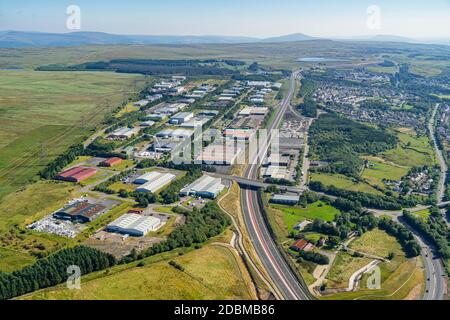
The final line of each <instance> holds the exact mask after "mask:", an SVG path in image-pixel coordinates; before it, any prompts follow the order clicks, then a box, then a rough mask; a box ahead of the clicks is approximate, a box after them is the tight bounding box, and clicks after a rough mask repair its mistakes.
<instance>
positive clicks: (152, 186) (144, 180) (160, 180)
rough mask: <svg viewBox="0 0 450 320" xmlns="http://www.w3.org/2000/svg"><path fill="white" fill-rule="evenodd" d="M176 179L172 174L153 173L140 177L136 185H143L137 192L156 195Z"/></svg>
mask: <svg viewBox="0 0 450 320" xmlns="http://www.w3.org/2000/svg"><path fill="white" fill-rule="evenodd" d="M175 178H176V176H175V175H173V174H171V173H161V172H158V171H152V172H149V173H146V174H144V175H142V176H140V177H139V178H137V179H136V180H135V181H134V183H135V184H141V186H140V187H139V188H137V189H136V191H138V192H152V193H155V192H157V191H158V190H160V189H162V188H164V187H165V186H167V185H168V184H169V183H171V182H172V181H173V180H175Z"/></svg>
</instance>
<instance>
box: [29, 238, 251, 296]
mask: <svg viewBox="0 0 450 320" xmlns="http://www.w3.org/2000/svg"><path fill="white" fill-rule="evenodd" d="M175 254H176V252H173V253H166V254H163V255H160V257H159V261H156V262H154V260H155V259H156V258H157V257H151V258H148V259H146V260H144V266H142V267H139V266H137V265H136V263H135V264H132V265H127V266H117V267H114V268H112V269H111V270H108V271H107V272H100V273H96V274H92V275H88V276H86V277H84V278H83V279H82V289H81V290H75V291H74V290H68V289H66V288H65V287H64V286H60V287H56V288H50V289H48V290H43V291H38V292H36V293H33V294H31V295H28V296H26V297H23V298H24V299H28V300H42V299H44V300H55V299H56V300H165V299H168V300H172V299H174V300H178V299H180V300H198V299H219V300H224V299H228V300H233V299H239V300H248V299H253V298H255V297H254V294H253V292H252V291H251V289H250V288H251V284H250V283H249V282H250V278H249V275H248V274H247V273H246V272H245V267H244V265H243V263H242V262H241V260H240V258H238V257H237V256H236V254H235V253H234V252H233V251H231V249H229V248H228V247H226V246H223V245H215V244H209V245H206V246H205V247H203V248H201V249H199V250H195V251H191V252H187V253H185V254H184V255H181V256H177V255H175ZM169 261H175V262H176V263H177V264H178V265H179V266H181V267H182V268H183V269H184V270H179V269H177V268H175V267H173V266H171V265H170V264H169V263H168V262H169Z"/></svg>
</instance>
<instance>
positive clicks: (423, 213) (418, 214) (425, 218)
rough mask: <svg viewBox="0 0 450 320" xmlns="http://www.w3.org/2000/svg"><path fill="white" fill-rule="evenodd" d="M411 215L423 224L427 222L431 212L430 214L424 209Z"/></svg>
mask: <svg viewBox="0 0 450 320" xmlns="http://www.w3.org/2000/svg"><path fill="white" fill-rule="evenodd" d="M413 215H415V216H416V217H418V218H420V219H422V220H423V221H424V222H427V221H428V219H429V218H430V215H431V212H430V210H428V209H426V210H421V211H417V212H414V213H413Z"/></svg>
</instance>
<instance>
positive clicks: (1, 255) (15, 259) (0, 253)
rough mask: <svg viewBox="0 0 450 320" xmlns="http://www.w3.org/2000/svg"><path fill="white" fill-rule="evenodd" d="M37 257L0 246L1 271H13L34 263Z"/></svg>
mask: <svg viewBox="0 0 450 320" xmlns="http://www.w3.org/2000/svg"><path fill="white" fill-rule="evenodd" d="M35 260H36V259H35V258H34V257H32V256H30V255H29V254H27V253H23V252H20V251H15V250H11V249H6V248H1V247H0V271H1V272H12V271H15V270H17V269H21V268H23V267H25V266H27V265H30V264H32V263H33V262H34V261H35Z"/></svg>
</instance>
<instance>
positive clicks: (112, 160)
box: [100, 157, 122, 167]
mask: <svg viewBox="0 0 450 320" xmlns="http://www.w3.org/2000/svg"><path fill="white" fill-rule="evenodd" d="M121 163H122V159H121V158H118V157H114V158H109V159H106V160H105V161H103V162H102V163H100V165H101V166H102V167H114V166H117V165H119V164H121Z"/></svg>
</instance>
